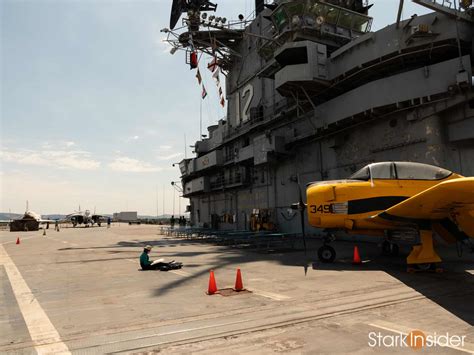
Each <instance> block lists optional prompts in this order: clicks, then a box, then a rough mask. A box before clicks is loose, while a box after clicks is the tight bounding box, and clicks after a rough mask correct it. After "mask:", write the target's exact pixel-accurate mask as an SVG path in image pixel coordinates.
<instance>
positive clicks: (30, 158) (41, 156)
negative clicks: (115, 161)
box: [0, 144, 100, 170]
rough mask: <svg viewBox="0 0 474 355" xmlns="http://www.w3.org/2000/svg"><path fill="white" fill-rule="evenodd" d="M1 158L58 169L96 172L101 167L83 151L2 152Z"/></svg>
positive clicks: (22, 150)
mask: <svg viewBox="0 0 474 355" xmlns="http://www.w3.org/2000/svg"><path fill="white" fill-rule="evenodd" d="M44 146H45V144H43V147H44ZM47 146H49V145H47ZM0 158H1V159H2V160H3V161H7V162H14V163H17V164H23V165H41V166H51V167H55V168H58V169H78V170H96V169H98V168H99V167H100V162H99V161H97V160H94V159H93V158H91V153H89V152H86V151H82V150H59V149H56V150H49V149H46V150H31V149H21V150H17V151H12V150H2V151H0Z"/></svg>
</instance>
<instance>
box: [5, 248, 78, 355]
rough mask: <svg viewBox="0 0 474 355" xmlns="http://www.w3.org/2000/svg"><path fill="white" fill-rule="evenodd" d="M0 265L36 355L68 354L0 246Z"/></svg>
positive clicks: (66, 348) (51, 324) (52, 326)
mask: <svg viewBox="0 0 474 355" xmlns="http://www.w3.org/2000/svg"><path fill="white" fill-rule="evenodd" d="M0 264H1V265H3V266H4V267H5V270H6V272H7V275H8V278H9V279H10V284H11V287H12V290H13V293H14V294H15V298H16V301H17V302H18V306H19V308H20V311H21V313H22V315H23V319H24V321H25V323H26V326H27V327H28V331H29V333H30V336H31V339H32V340H33V343H34V344H35V345H34V346H35V348H36V352H37V353H38V354H70V351H69V348H68V347H67V345H66V344H64V343H63V342H62V340H61V337H60V336H59V333H58V332H57V330H56V328H55V327H54V325H53V323H51V321H50V320H49V318H48V316H47V315H46V313H45V311H44V310H43V308H42V307H41V305H40V304H39V302H38V300H37V299H36V298H35V296H34V294H33V293H32V292H31V290H30V288H29V287H28V285H27V284H26V282H25V280H24V279H23V277H22V276H21V274H20V271H19V270H18V268H17V267H16V265H15V264H14V263H13V260H12V259H11V258H10V256H9V255H8V254H7V252H6V250H5V248H4V247H3V246H1V245H0Z"/></svg>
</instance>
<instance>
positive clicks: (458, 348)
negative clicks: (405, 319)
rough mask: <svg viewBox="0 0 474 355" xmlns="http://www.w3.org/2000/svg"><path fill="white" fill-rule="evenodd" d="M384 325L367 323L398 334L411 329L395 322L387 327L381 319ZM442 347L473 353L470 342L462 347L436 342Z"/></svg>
mask: <svg viewBox="0 0 474 355" xmlns="http://www.w3.org/2000/svg"><path fill="white" fill-rule="evenodd" d="M382 323H383V324H384V325H381V324H376V323H369V325H370V326H371V327H374V328H379V329H383V330H386V331H388V332H391V333H398V334H402V335H408V333H409V332H410V331H411V330H408V328H407V327H399V326H397V325H396V324H393V326H392V325H390V324H389V325H390V327H387V326H386V324H387V323H388V322H385V321H383V322H382ZM395 327H396V328H399V329H394V328H395ZM412 330H419V329H418V328H414V329H412ZM423 333H424V334H425V335H431V336H432V335H433V334H432V333H430V332H426V331H424V330H423ZM437 345H439V346H441V347H443V348H450V349H454V350H458V351H462V352H465V353H468V354H474V344H471V343H466V342H465V343H464V347H460V346H451V345H447V344H442V345H441V344H437Z"/></svg>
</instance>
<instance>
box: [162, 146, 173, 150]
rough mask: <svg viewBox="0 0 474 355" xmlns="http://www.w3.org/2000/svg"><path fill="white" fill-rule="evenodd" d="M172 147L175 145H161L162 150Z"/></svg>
mask: <svg viewBox="0 0 474 355" xmlns="http://www.w3.org/2000/svg"><path fill="white" fill-rule="evenodd" d="M171 148H173V147H172V146H170V145H160V150H170V149H171Z"/></svg>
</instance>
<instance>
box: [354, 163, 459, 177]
mask: <svg viewBox="0 0 474 355" xmlns="http://www.w3.org/2000/svg"><path fill="white" fill-rule="evenodd" d="M451 174H452V172H451V171H449V170H446V169H443V168H440V167H438V166H433V165H428V164H422V163H413V162H382V163H373V164H369V165H367V166H365V167H363V168H362V169H360V170H359V171H357V172H356V173H354V174H353V175H352V176H351V177H350V179H353V180H363V181H368V180H370V179H390V180H441V179H445V178H447V177H448V176H449V175H451Z"/></svg>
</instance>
